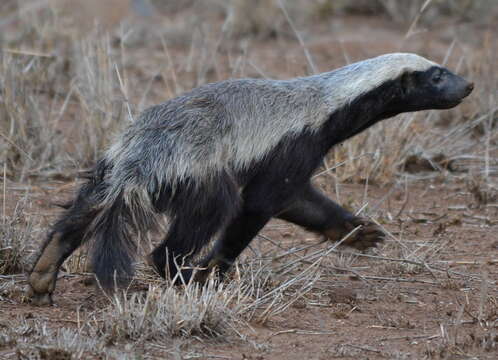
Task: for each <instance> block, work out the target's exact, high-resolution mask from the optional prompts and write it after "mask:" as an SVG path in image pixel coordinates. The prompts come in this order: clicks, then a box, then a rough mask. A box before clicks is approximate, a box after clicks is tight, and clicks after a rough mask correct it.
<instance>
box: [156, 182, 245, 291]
mask: <svg viewBox="0 0 498 360" xmlns="http://www.w3.org/2000/svg"><path fill="white" fill-rule="evenodd" d="M159 198H162V199H167V198H168V197H167V196H162V197H161V196H160V197H159ZM166 201H167V202H168V204H167V206H166V205H165V206H164V207H165V208H166V207H167V208H168V213H170V214H171V225H170V227H169V230H168V233H167V235H166V237H165V238H164V240H163V241H162V242H161V243H160V244H159V245H158V246H157V247H156V248H155V249H154V250H153V251H152V253H151V254H150V255H149V256H148V257H147V262H148V263H149V264H150V265H152V266H153V267H154V268H155V270H156V271H157V272H158V273H159V274H160V275H161V276H162V277H166V275H169V277H171V278H172V279H173V278H175V277H176V280H177V281H178V280H179V281H180V282H181V279H179V277H178V276H177V271H178V267H179V266H181V267H182V266H185V265H186V267H191V266H192V265H194V264H192V259H193V258H194V257H195V255H196V254H197V253H198V252H199V251H200V250H201V249H202V248H203V247H204V246H205V245H207V244H208V243H209V241H210V240H211V239H212V238H213V237H214V236H216V235H217V234H219V233H221V232H223V230H224V229H225V227H226V226H227V224H228V223H230V222H231V221H232V219H233V218H234V217H236V216H237V214H238V213H239V211H240V204H241V200H240V194H239V190H238V188H237V186H236V184H235V183H234V182H233V181H232V179H231V178H230V176H229V175H228V174H226V173H225V174H224V176H219V177H217V178H216V179H215V180H213V181H210V182H209V184H206V185H197V184H193V183H191V182H190V183H186V184H182V186H179V187H177V189H176V192H175V194H174V196H172V197H171V199H168V200H165V202H166ZM156 207H159V206H156ZM167 273H168V274H167ZM191 275H192V270H191V269H182V272H181V276H182V278H183V281H185V282H188V281H189V280H190V277H191Z"/></svg>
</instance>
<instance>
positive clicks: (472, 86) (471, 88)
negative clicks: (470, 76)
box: [467, 82, 474, 94]
mask: <svg viewBox="0 0 498 360" xmlns="http://www.w3.org/2000/svg"><path fill="white" fill-rule="evenodd" d="M472 90H474V83H473V82H471V83H469V84H468V85H467V93H468V94H470V93H471V92H472Z"/></svg>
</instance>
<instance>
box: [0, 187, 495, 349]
mask: <svg viewBox="0 0 498 360" xmlns="http://www.w3.org/2000/svg"><path fill="white" fill-rule="evenodd" d="M364 190H365V187H364V186H363V185H343V186H341V196H342V197H343V198H348V199H351V201H352V204H353V205H357V204H360V203H361V201H362V200H361V199H363V194H364ZM389 190H390V189H389V188H379V187H369V189H368V197H367V201H368V202H369V203H371V204H375V203H376V202H377V201H378V200H380V199H381V198H382V197H383V196H384V195H385V194H386V193H387V192H388V191H389ZM461 190H462V189H461V188H460V186H458V185H454V186H451V187H449V186H444V185H437V184H434V185H431V184H427V185H424V186H413V187H410V188H409V194H410V195H409V197H408V199H407V200H405V194H404V193H403V192H402V191H397V192H396V191H395V192H393V193H392V194H391V196H390V198H391V200H390V201H385V202H383V203H382V205H381V206H380V213H381V214H384V215H381V216H380V217H378V219H379V220H380V221H381V222H382V223H383V224H384V226H385V227H386V229H387V230H388V231H389V232H390V233H391V234H393V238H390V239H388V240H387V241H386V244H385V245H383V247H381V248H380V250H379V252H378V254H379V255H384V254H385V253H388V254H389V250H388V249H389V247H390V246H391V245H392V243H393V242H397V241H401V242H402V243H406V244H410V243H413V242H415V243H417V244H419V246H420V247H421V249H422V250H421V251H423V248H424V247H431V246H437V245H435V244H440V245H442V247H441V249H440V251H439V252H438V254H437V256H436V259H437V260H432V261H429V262H430V263H431V264H432V265H431V266H433V267H434V268H437V269H440V268H441V269H448V272H447V273H445V272H441V271H434V272H433V273H431V272H430V271H428V270H427V269H422V270H418V271H413V272H407V273H402V272H400V271H399V270H398V269H397V268H396V267H395V266H392V263H390V262H385V261H382V260H378V259H369V258H359V259H358V260H356V261H355V262H354V264H353V266H352V267H351V268H350V270H352V272H348V271H344V272H343V273H342V274H340V275H335V276H334V275H331V276H330V277H327V278H325V279H323V278H322V279H321V280H320V281H319V282H318V285H317V287H316V288H315V289H313V291H311V292H310V293H308V294H307V295H306V296H305V297H304V298H303V299H302V301H297V302H295V303H294V304H293V305H292V306H291V307H290V308H289V309H287V310H286V311H285V312H284V313H282V314H279V315H277V316H274V317H271V318H270V319H269V320H267V321H266V322H265V323H263V324H262V323H250V324H249V325H250V328H247V329H239V331H242V333H243V334H244V335H246V336H247V338H248V339H249V342H247V341H241V340H237V339H235V340H230V341H229V342H228V343H219V342H216V343H214V344H213V343H210V342H209V341H203V342H197V341H193V342H189V344H188V345H187V348H186V349H182V350H183V351H185V352H189V351H194V352H196V353H199V354H203V355H202V356H201V358H209V357H210V356H211V355H212V357H216V356H219V357H221V358H230V359H232V358H234V359H302V358H307V359H330V358H351V359H357V358H369V359H381V358H409V359H420V358H424V357H435V358H438V357H439V356H441V357H442V358H452V359H454V358H462V359H463V358H468V357H470V356H477V357H476V358H479V359H495V358H496V355H497V352H496V347H495V348H494V350H493V349H492V350H488V351H487V350H486V349H484V348H483V345H482V342H483V341H486V339H488V338H487V337H490V336H495V337H496V331H495V332H493V331H490V328H492V327H493V326H496V325H493V322H495V324H496V320H497V316H498V302H497V301H498V284H497V281H496V280H497V279H498V264H497V261H498V258H497V254H498V252H497V249H498V235H497V234H498V220H497V219H498V216H497V215H498V209H497V208H496V207H482V208H472V207H471V204H472V202H473V200H472V198H471V195H470V194H469V193H466V194H465V193H463V192H462V191H461ZM55 193H57V191H55ZM39 204H40V205H41V204H43V203H39ZM388 204H389V206H388ZM358 207H359V206H358ZM401 209H404V210H403V212H402V213H401V215H400V216H399V219H402V220H397V221H389V220H388V218H387V216H386V215H385V214H389V213H390V214H397V213H398V212H399V211H400V210H401ZM34 211H36V210H34ZM262 234H263V235H265V236H266V237H268V238H270V239H272V240H274V241H275V242H277V243H278V244H279V245H280V246H281V247H282V248H284V249H290V248H292V247H296V246H298V245H302V244H305V243H314V242H317V241H318V239H317V237H316V236H315V235H313V234H310V233H307V232H304V231H303V230H301V229H299V228H297V227H295V226H293V225H285V224H284V223H283V222H279V221H275V222H272V223H270V224H269V225H268V226H267V227H266V228H265V230H264V231H263V232H262ZM255 243H256V244H253V245H254V246H256V247H259V248H260V250H261V249H263V250H267V249H268V248H269V247H271V246H272V245H269V244H268V243H265V241H264V240H263V239H262V238H260V239H257V240H256V241H255ZM384 248H386V249H387V250H386V251H384V250H383V249H384ZM273 250H274V249H273ZM344 250H345V251H347V249H344ZM248 256H251V255H250V254H249V255H248ZM388 256H389V257H393V255H392V253H391V254H389V255H388ZM448 264H450V265H449V266H448ZM355 269H359V270H355ZM357 274H359V275H357ZM375 277H377V278H375ZM85 279H86V277H85V276H83V275H78V274H67V273H64V272H62V274H61V276H60V279H59V281H58V286H57V290H56V292H55V296H54V299H55V305H54V306H52V307H41V308H38V307H33V306H31V305H29V304H26V303H23V302H22V300H23V294H22V288H23V287H22V284H23V281H21V280H19V283H18V287H17V289H18V291H17V292H13V293H11V294H10V296H9V301H8V302H7V301H6V302H1V303H0V314H2V315H1V316H0V326H8V324H9V322H11V321H15V320H16V319H17V320H19V319H20V318H21V319H22V318H24V319H39V320H43V321H44V322H45V323H46V324H47V326H49V327H54V328H56V327H61V326H64V327H76V326H77V319H78V316H79V318H80V321H83V322H84V321H85V320H84V319H85V314H88V313H91V312H92V311H93V310H96V309H98V308H99V306H102V305H103V304H105V303H106V299H105V298H104V297H103V296H102V295H101V294H99V293H98V292H97V291H96V290H95V289H94V288H93V287H92V286H87V285H85ZM483 279H487V280H486V282H485V283H483ZM483 284H486V286H484V285H483ZM483 291H484V292H483ZM482 301H484V310H483V312H482V315H481V318H479V306H480V304H481V302H482ZM488 341H494V342H495V343H496V338H495V339H494V340H489V339H488ZM255 344H256V346H255ZM144 350H145V351H146V352H147V353H148V354H156V356H159V357H161V356H164V355H161V352H160V351H159V352H158V350H157V349H155V348H151V349H147V347H146V348H145V349H144ZM10 351H11V350H10V349H7V350H2V349H0V355H1V354H2V353H4V354H8V353H9V352H10ZM447 356H449V357H447Z"/></svg>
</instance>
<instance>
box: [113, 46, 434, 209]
mask: <svg viewBox="0 0 498 360" xmlns="http://www.w3.org/2000/svg"><path fill="white" fill-rule="evenodd" d="M432 66H437V65H436V64H435V63H433V62H431V61H428V60H426V59H425V58H423V57H420V56H418V55H415V54H404V53H395V54H387V55H382V56H379V57H376V58H372V59H368V60H365V61H361V62H358V63H354V64H351V65H349V66H345V67H343V68H340V69H338V70H334V71H331V72H326V73H323V74H319V75H313V76H309V77H301V78H296V79H291V80H270V79H238V80H226V81H221V82H218V83H212V84H207V85H204V86H200V87H198V88H196V89H194V90H192V91H190V92H188V93H186V94H184V95H181V96H179V97H177V98H174V99H172V100H169V101H167V102H165V103H162V104H160V105H157V106H153V107H151V108H149V109H147V110H146V111H145V112H143V114H142V115H141V116H140V117H139V118H138V119H137V120H136V122H135V123H134V124H132V125H131V126H130V127H129V129H128V130H127V131H126V132H125V133H124V135H123V136H122V137H121V138H120V139H119V141H118V142H117V143H116V144H114V145H113V146H112V147H111V148H110V150H109V151H108V152H107V153H106V155H105V158H106V160H107V162H109V163H111V164H114V167H113V170H112V172H111V173H110V175H109V176H110V177H111V178H112V179H113V180H112V181H111V183H112V184H114V185H115V186H116V187H117V188H115V189H113V191H111V192H110V193H111V194H112V193H118V192H119V190H120V189H124V190H125V192H126V194H127V195H129V194H131V193H134V194H135V195H137V196H138V197H139V198H140V199H141V200H140V201H139V203H140V204H142V206H143V205H146V204H147V203H149V199H148V198H147V196H146V194H147V193H150V194H154V193H156V189H155V186H157V184H163V183H165V182H171V181H172V180H173V179H174V180H177V181H181V180H183V179H185V178H190V177H193V178H196V179H199V180H200V181H209V178H210V176H211V174H213V173H218V172H219V171H220V169H225V170H226V171H227V172H228V173H237V172H238V171H240V170H244V169H245V168H246V167H248V166H250V164H251V163H252V162H254V161H258V160H260V159H262V158H263V157H264V156H265V154H268V153H269V151H270V150H271V149H272V148H273V147H275V146H276V145H277V144H278V142H279V141H280V140H281V139H282V138H284V137H292V136H293V135H299V134H300V133H301V132H302V131H303V129H304V128H305V127H306V128H308V129H315V130H318V129H319V128H320V126H321V125H323V123H324V122H325V121H326V120H327V119H328V117H329V116H330V114H331V113H333V112H334V111H336V110H337V109H339V108H341V107H343V106H344V105H345V104H347V103H348V102H350V101H351V100H353V99H355V98H357V97H359V96H360V95H362V94H363V93H366V92H368V91H370V90H372V89H374V88H375V87H377V86H379V85H380V84H382V83H383V82H386V81H387V80H391V79H395V78H397V77H398V76H400V75H401V74H402V73H403V72H406V71H424V70H426V69H428V68H430V67H432ZM118 188H119V190H118ZM145 190H146V191H145ZM144 196H145V197H144Z"/></svg>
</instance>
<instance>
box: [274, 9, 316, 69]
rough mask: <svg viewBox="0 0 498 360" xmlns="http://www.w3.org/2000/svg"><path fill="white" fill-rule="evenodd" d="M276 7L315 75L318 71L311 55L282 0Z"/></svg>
mask: <svg viewBox="0 0 498 360" xmlns="http://www.w3.org/2000/svg"><path fill="white" fill-rule="evenodd" d="M278 5H279V7H280V9H281V10H282V12H283V13H284V15H285V19H286V20H287V22H288V23H289V25H290V27H291V29H292V31H293V32H294V34H295V35H296V38H297V41H299V44H300V45H301V47H302V48H303V51H304V56H306V60H307V61H308V65H309V67H310V69H311V72H312V73H313V74H317V73H318V70H317V68H316V66H315V63H314V62H313V59H312V58H311V54H310V52H309V51H308V48H307V47H306V45H305V44H304V41H303V38H302V37H301V34H299V32H298V31H297V29H296V26H295V25H294V22H293V21H292V19H291V18H290V16H289V13H288V12H287V9H286V8H285V6H284V3H283V2H282V0H278Z"/></svg>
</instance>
